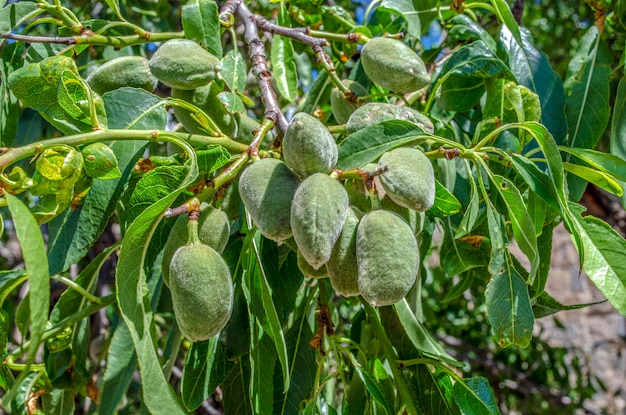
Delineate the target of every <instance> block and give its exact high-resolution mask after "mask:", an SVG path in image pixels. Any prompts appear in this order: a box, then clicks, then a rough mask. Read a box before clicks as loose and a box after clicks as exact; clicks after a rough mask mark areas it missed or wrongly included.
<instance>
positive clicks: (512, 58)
mask: <svg viewBox="0 0 626 415" xmlns="http://www.w3.org/2000/svg"><path fill="white" fill-rule="evenodd" d="M500 41H501V43H502V45H503V46H504V48H505V49H506V51H507V52H508V56H509V62H508V64H509V67H510V68H511V71H512V72H513V74H514V75H515V78H516V79H517V82H518V83H519V84H520V85H524V86H525V87H527V88H529V89H530V90H531V91H533V92H534V93H536V94H537V95H539V100H540V101H541V123H542V124H543V125H545V126H546V128H547V129H548V131H550V133H551V134H552V136H553V137H554V138H555V139H556V140H557V142H558V143H559V144H562V143H564V142H565V139H566V136H567V121H566V119H565V112H564V106H565V92H564V90H563V83H562V81H561V78H560V77H559V75H558V74H557V73H556V72H554V70H552V67H551V66H550V61H549V60H548V57H547V55H546V54H545V53H543V52H541V51H539V50H538V49H537V48H535V46H534V45H533V44H532V41H531V39H530V33H529V32H528V30H526V29H522V30H521V38H520V40H516V37H515V36H513V34H512V33H511V31H510V30H508V29H507V28H506V27H503V28H502V30H501V32H500Z"/></svg>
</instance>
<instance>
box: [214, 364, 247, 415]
mask: <svg viewBox="0 0 626 415" xmlns="http://www.w3.org/2000/svg"><path fill="white" fill-rule="evenodd" d="M249 384H250V361H249V359H247V356H243V357H242V358H241V359H238V360H237V361H236V362H235V367H234V369H233V370H232V371H231V372H230V375H228V378H226V380H225V381H224V383H223V384H222V386H221V389H222V394H223V396H224V398H223V403H224V414H225V415H251V414H253V413H254V412H252V408H251V406H250V394H249V386H250V385H249Z"/></svg>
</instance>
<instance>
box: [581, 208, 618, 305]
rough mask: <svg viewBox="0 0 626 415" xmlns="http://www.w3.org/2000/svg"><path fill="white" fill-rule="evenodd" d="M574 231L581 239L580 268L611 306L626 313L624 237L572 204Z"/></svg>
mask: <svg viewBox="0 0 626 415" xmlns="http://www.w3.org/2000/svg"><path fill="white" fill-rule="evenodd" d="M572 210H574V211H575V212H576V213H575V215H574V216H573V219H574V221H575V226H576V227H575V229H576V232H577V233H578V234H579V235H580V237H581V239H582V242H583V244H582V246H583V250H584V262H583V269H584V270H585V272H586V273H587V275H588V276H589V278H590V279H591V281H593V283H594V284H595V286H596V287H598V289H599V290H600V291H601V292H602V294H604V296H605V297H606V298H607V299H608V300H609V301H610V302H611V304H612V305H613V307H615V309H616V310H617V311H618V312H619V313H620V314H622V315H625V316H626V302H625V301H624V298H626V263H625V262H624V260H623V259H624V252H626V241H625V240H624V238H622V237H621V236H620V235H619V234H618V233H617V232H616V231H615V229H613V228H612V227H611V226H610V225H609V224H607V223H606V222H604V221H602V220H600V219H598V218H595V217H593V216H584V217H581V216H580V212H581V211H582V208H581V207H580V206H579V205H576V204H572Z"/></svg>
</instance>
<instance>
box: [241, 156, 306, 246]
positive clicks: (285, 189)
mask: <svg viewBox="0 0 626 415" xmlns="http://www.w3.org/2000/svg"><path fill="white" fill-rule="evenodd" d="M299 184H300V180H299V179H298V178H297V177H296V175H295V174H293V172H292V171H291V170H290V169H289V167H287V165H286V164H285V163H283V162H282V161H280V160H277V159H272V158H267V159H261V160H259V161H257V162H255V163H253V164H252V165H251V166H249V167H248V168H247V169H246V170H244V172H243V173H242V174H241V177H240V178H239V196H240V197H241V200H242V201H243V204H244V205H245V207H246V209H248V212H249V213H250V216H251V217H252V221H253V222H254V224H255V225H256V226H257V228H259V231H260V232H261V234H262V235H263V236H265V237H266V238H268V239H271V240H273V241H276V242H280V241H283V240H285V239H288V238H289V237H291V234H292V232H291V224H290V216H291V204H292V200H293V198H294V195H295V193H296V189H297V187H298V185H299Z"/></svg>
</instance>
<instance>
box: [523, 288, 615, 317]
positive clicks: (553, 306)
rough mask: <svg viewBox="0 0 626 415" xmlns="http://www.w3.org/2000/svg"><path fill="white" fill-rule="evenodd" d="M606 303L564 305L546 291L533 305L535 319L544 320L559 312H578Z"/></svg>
mask: <svg viewBox="0 0 626 415" xmlns="http://www.w3.org/2000/svg"><path fill="white" fill-rule="evenodd" d="M604 301H606V300H604ZM604 301H596V302H595V303H587V304H574V305H564V304H561V303H560V302H558V301H557V300H556V299H554V298H553V297H552V296H551V295H550V294H548V293H547V292H545V291H544V292H543V293H541V295H540V296H538V297H537V298H536V299H535V303H534V304H533V313H534V314H535V318H542V317H547V316H551V315H553V314H555V313H558V312H559V311H567V310H577V309H579V308H585V307H589V306H592V305H596V304H601V303H603V302H604Z"/></svg>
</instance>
